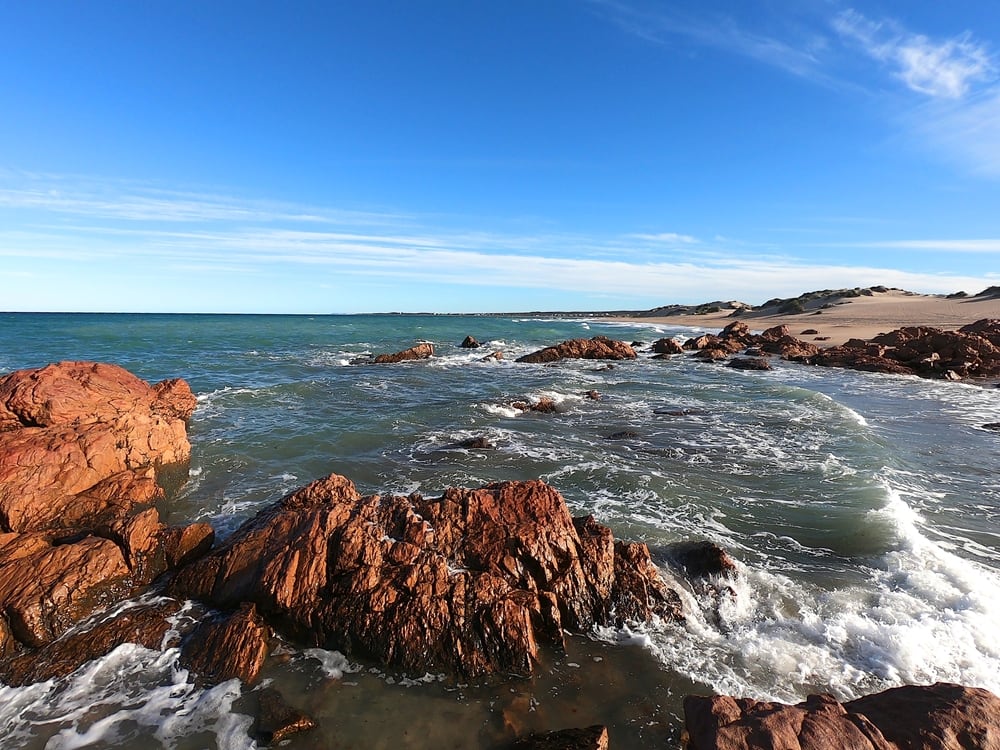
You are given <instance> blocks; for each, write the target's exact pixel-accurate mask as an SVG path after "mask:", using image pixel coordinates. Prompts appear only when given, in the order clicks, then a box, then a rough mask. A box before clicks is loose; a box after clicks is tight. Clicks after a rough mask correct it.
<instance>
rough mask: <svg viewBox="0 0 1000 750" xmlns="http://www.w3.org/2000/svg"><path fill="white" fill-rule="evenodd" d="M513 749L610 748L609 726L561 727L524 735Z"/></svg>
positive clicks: (605, 749) (562, 749) (602, 749)
mask: <svg viewBox="0 0 1000 750" xmlns="http://www.w3.org/2000/svg"><path fill="white" fill-rule="evenodd" d="M511 750H608V728H607V727H605V726H602V725H600V724H595V725H594V726H590V727H586V728H585V729H560V730H558V731H555V732H546V733H544V734H532V735H529V736H528V737H522V738H520V739H519V740H517V741H515V742H514V744H513V745H511Z"/></svg>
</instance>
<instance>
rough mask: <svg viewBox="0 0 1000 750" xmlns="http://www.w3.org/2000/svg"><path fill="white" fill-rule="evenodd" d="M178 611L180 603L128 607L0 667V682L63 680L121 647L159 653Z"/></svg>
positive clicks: (170, 601) (18, 684)
mask: <svg viewBox="0 0 1000 750" xmlns="http://www.w3.org/2000/svg"><path fill="white" fill-rule="evenodd" d="M180 608H181V604H180V602H177V601H174V600H164V601H162V602H158V603H153V604H147V605H139V606H135V607H129V608H128V609H126V610H124V611H123V612H120V613H117V614H115V615H113V616H112V617H109V618H107V619H104V620H103V621H102V622H99V623H97V624H95V625H94V626H93V627H90V628H87V629H85V630H81V631H78V632H73V633H70V634H67V635H66V636H64V637H62V638H60V639H59V640H56V641H53V642H52V643H49V644H48V645H46V646H45V647H43V648H41V649H40V650H38V651H29V652H26V653H23V654H20V655H18V656H16V657H14V658H12V659H10V660H8V661H6V662H4V663H2V664H0V680H2V681H3V682H4V683H5V684H7V685H11V686H15V687H16V686H21V685H28V684H31V683H33V682H42V681H44V680H51V679H52V678H55V677H65V676H66V675H68V674H70V673H72V672H74V671H75V670H77V669H78V668H79V667H80V666H82V665H83V664H85V663H87V662H88V661H91V660H92V659H96V658H98V657H100V656H103V655H104V654H107V653H109V652H110V651H112V650H113V649H115V648H117V647H118V646H120V645H122V644H123V643H136V644H138V645H140V646H145V647H146V648H149V649H159V648H160V647H161V646H163V645H173V644H164V637H165V636H166V635H167V633H168V631H170V630H171V629H172V627H173V626H172V624H171V622H170V620H169V618H170V617H171V616H173V615H175V614H176V613H177V612H178V611H179V610H180Z"/></svg>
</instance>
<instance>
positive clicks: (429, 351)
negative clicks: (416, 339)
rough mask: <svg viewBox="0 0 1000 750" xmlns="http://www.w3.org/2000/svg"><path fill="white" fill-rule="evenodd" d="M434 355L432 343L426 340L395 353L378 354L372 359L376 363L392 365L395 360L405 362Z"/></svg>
mask: <svg viewBox="0 0 1000 750" xmlns="http://www.w3.org/2000/svg"><path fill="white" fill-rule="evenodd" d="M433 356H434V344H428V343H426V342H424V343H422V344H417V345H416V346H411V347H410V348H409V349H404V350H403V351H401V352H396V353H395V354H379V355H378V356H377V357H375V359H373V360H372V361H373V362H374V363H375V364H377V365H392V364H396V363H397V362H407V361H411V360H417V359H430V358H431V357H433Z"/></svg>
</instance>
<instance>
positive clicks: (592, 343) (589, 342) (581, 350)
mask: <svg viewBox="0 0 1000 750" xmlns="http://www.w3.org/2000/svg"><path fill="white" fill-rule="evenodd" d="M635 358H636V353H635V349H633V348H632V347H631V346H629V345H628V344H626V343H625V342H624V341H616V340H614V339H609V338H608V337H607V336H594V338H592V339H570V340H569V341H563V342H562V343H561V344H557V345H555V346H549V347H546V348H545V349H540V350H538V351H537V352H532V353H531V354H525V355H524V356H523V357H518V359H517V361H518V362H529V363H544V362H556V361H558V360H560V359H635Z"/></svg>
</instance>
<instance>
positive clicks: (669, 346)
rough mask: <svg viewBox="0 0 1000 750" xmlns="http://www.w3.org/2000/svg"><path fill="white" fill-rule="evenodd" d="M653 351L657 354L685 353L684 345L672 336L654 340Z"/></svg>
mask: <svg viewBox="0 0 1000 750" xmlns="http://www.w3.org/2000/svg"><path fill="white" fill-rule="evenodd" d="M652 349H653V351H654V352H655V353H656V354H683V353H684V347H683V346H681V345H680V343H678V342H677V341H676V340H674V339H671V338H665V339H657V340H656V341H654V342H653V347H652Z"/></svg>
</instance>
